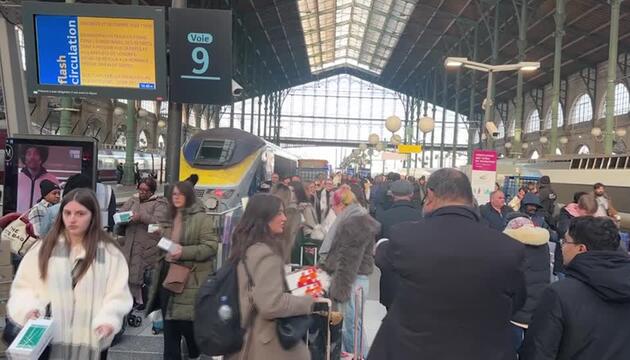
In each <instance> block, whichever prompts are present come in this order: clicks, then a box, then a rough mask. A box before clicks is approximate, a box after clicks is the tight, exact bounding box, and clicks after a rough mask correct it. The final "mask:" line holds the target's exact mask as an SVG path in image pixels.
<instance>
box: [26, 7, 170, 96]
mask: <svg viewBox="0 0 630 360" xmlns="http://www.w3.org/2000/svg"><path fill="white" fill-rule="evenodd" d="M27 4H30V3H29V2H25V9H24V10H25V11H24V25H25V31H24V33H25V35H26V38H25V44H26V47H27V49H26V50H27V57H26V58H27V60H29V61H28V64H27V68H28V67H29V66H31V65H32V69H34V70H35V69H36V71H30V70H31V68H28V70H29V71H28V73H27V74H28V78H29V90H30V91H31V92H32V93H33V94H40V95H55V94H59V95H61V94H70V95H88V96H89V95H93V96H107V95H109V96H110V97H115V98H138V99H162V98H165V97H166V84H165V81H164V80H165V78H166V74H165V71H166V70H165V63H164V56H165V55H164V48H165V44H164V41H165V40H164V34H163V27H164V23H163V21H164V19H163V9H160V8H150V7H133V6H115V5H94V4H91V5H89V7H86V6H85V5H84V4H46V3H41V2H38V3H37V5H36V8H32V7H31V6H28V5H27ZM121 8H125V9H121ZM130 8H131V9H130ZM29 9H30V10H29ZM123 10H126V11H124V12H121V11H123ZM156 10H159V11H156ZM117 14H118V16H117ZM156 14H160V15H161V16H157V15H156ZM27 26H29V27H27ZM30 26H32V30H33V32H32V33H29V31H30V30H31V29H30ZM31 53H32V54H31ZM31 55H33V56H32V59H31Z"/></svg>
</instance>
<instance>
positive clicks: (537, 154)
mask: <svg viewBox="0 0 630 360" xmlns="http://www.w3.org/2000/svg"><path fill="white" fill-rule="evenodd" d="M539 157H540V154H539V153H538V150H534V151H532V154H531V155H530V156H529V158H530V159H532V160H537V159H538V158H539Z"/></svg>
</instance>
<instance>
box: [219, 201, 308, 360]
mask: <svg viewBox="0 0 630 360" xmlns="http://www.w3.org/2000/svg"><path fill="white" fill-rule="evenodd" d="M285 222H286V216H285V215H284V206H283V204H282V201H281V200H280V199H279V198H278V197H276V196H273V195H268V194H258V195H255V196H254V197H252V198H251V199H250V200H249V203H248V204H247V208H246V210H245V213H244V214H243V217H242V218H241V220H240V222H239V224H238V225H237V227H236V229H235V230H234V235H233V236H232V253H231V254H230V260H231V261H234V262H238V282H239V294H240V308H241V316H242V326H243V328H244V329H246V334H245V340H244V344H243V348H242V349H241V351H240V352H238V353H236V354H232V355H230V356H228V357H227V360H258V359H260V360H271V359H273V360H284V359H286V360H309V359H310V358H311V357H310V353H309V351H308V348H307V346H306V344H305V343H304V342H300V343H298V344H297V345H295V346H294V347H293V348H291V349H288V350H285V349H284V348H282V346H281V345H280V342H279V341H278V335H277V332H276V319H278V318H283V317H289V316H296V315H306V314H310V313H311V312H312V309H311V308H312V305H313V302H314V300H313V298H311V297H310V296H294V295H291V294H290V293H289V292H288V291H287V285H286V282H285V281H286V280H285V275H284V261H283V259H284V258H285V254H283V252H284V251H286V250H284V249H287V247H286V246H284V245H283V244H282V239H283V237H281V234H282V233H283V231H284V225H285ZM288 248H290V247H288ZM245 266H247V270H248V271H246V270H245ZM248 274H250V275H251V280H252V282H253V285H252V286H251V287H250V286H249V281H248V279H249V276H248Z"/></svg>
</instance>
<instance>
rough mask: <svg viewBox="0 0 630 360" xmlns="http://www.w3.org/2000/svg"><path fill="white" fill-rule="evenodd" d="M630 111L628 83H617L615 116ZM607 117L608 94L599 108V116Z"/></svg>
mask: <svg viewBox="0 0 630 360" xmlns="http://www.w3.org/2000/svg"><path fill="white" fill-rule="evenodd" d="M629 112H630V93H629V92H628V88H627V87H626V85H624V84H622V83H619V84H617V85H615V109H614V111H613V114H614V116H619V115H625V114H627V113H629ZM605 117H606V95H605V94H604V99H603V101H602V106H601V107H600V109H599V118H600V119H603V118H605Z"/></svg>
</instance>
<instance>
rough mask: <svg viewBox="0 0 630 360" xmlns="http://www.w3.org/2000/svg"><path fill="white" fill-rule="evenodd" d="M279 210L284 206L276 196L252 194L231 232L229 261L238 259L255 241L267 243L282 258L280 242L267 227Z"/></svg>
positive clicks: (282, 209)
mask: <svg viewBox="0 0 630 360" xmlns="http://www.w3.org/2000/svg"><path fill="white" fill-rule="evenodd" d="M281 211H284V206H283V205H282V200H280V198H278V197H277V196H274V195H270V194H264V193H262V194H256V195H254V196H252V198H251V199H249V202H248V203H247V208H245V212H244V213H243V216H242V217H241V220H240V221H239V223H238V225H236V229H234V233H233V234H232V249H231V250H230V261H232V262H237V261H239V260H240V259H241V258H243V256H244V255H245V252H246V251H247V249H248V248H249V247H250V246H252V245H254V244H256V243H263V244H267V245H268V246H269V247H270V248H271V249H272V250H273V251H274V252H275V253H277V254H278V255H280V256H281V257H282V258H283V259H284V254H283V252H284V250H283V246H282V242H281V240H280V238H279V236H278V235H275V234H272V233H271V231H270V229H269V222H271V220H272V219H273V218H274V217H275V216H276V215H278V213H279V212H281Z"/></svg>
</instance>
